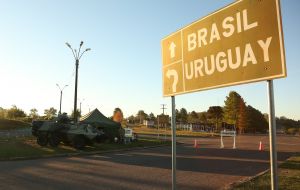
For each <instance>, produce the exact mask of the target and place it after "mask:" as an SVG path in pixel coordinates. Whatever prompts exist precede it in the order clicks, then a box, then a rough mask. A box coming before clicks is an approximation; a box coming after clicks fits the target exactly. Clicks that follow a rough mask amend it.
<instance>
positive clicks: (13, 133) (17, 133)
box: [0, 128, 32, 138]
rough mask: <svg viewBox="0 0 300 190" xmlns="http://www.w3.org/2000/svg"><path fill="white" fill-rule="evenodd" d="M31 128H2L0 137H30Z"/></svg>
mask: <svg viewBox="0 0 300 190" xmlns="http://www.w3.org/2000/svg"><path fill="white" fill-rule="evenodd" d="M31 135H32V134H31V128H28V129H16V130H0V137H8V138H11V137H28V136H31Z"/></svg>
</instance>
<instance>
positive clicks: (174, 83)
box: [167, 69, 178, 92]
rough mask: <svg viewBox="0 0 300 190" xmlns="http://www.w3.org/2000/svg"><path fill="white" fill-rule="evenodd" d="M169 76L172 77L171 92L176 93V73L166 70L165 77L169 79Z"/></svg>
mask: <svg viewBox="0 0 300 190" xmlns="http://www.w3.org/2000/svg"><path fill="white" fill-rule="evenodd" d="M171 76H173V77H174V80H173V85H172V91H173V92H176V86H177V83H178V74H177V71H176V70H174V69H172V70H168V71H167V77H168V78H171Z"/></svg>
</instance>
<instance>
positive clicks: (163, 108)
mask: <svg viewBox="0 0 300 190" xmlns="http://www.w3.org/2000/svg"><path fill="white" fill-rule="evenodd" d="M161 106H162V108H160V109H162V110H163V115H165V110H166V109H167V108H166V106H167V104H161Z"/></svg>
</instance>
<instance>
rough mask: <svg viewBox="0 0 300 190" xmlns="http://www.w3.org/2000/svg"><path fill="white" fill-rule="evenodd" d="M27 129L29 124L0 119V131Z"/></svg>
mask: <svg viewBox="0 0 300 190" xmlns="http://www.w3.org/2000/svg"><path fill="white" fill-rule="evenodd" d="M29 127H30V123H27V122H23V121H18V120H10V119H0V130H13V129H24V128H29Z"/></svg>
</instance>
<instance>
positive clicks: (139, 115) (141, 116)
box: [136, 110, 148, 124]
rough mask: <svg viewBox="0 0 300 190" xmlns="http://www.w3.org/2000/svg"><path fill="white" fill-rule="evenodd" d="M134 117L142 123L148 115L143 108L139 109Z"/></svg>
mask: <svg viewBox="0 0 300 190" xmlns="http://www.w3.org/2000/svg"><path fill="white" fill-rule="evenodd" d="M136 117H137V118H138V120H139V123H140V124H142V123H143V121H144V120H146V119H147V118H148V115H147V114H146V113H145V112H144V110H139V111H138V113H137V115H136Z"/></svg>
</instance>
